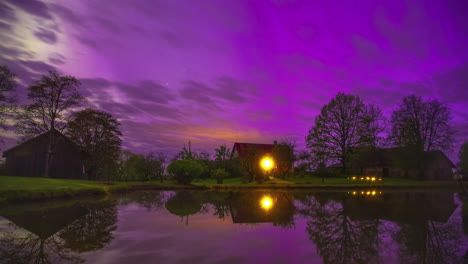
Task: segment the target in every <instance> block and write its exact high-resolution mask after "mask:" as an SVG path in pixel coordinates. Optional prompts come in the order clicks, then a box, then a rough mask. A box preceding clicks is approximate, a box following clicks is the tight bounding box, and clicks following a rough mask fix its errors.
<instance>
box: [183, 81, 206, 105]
mask: <svg viewBox="0 0 468 264" xmlns="http://www.w3.org/2000/svg"><path fill="white" fill-rule="evenodd" d="M179 92H180V95H181V96H182V97H183V98H185V99H189V100H192V101H195V102H197V103H201V104H205V105H211V106H215V102H214V101H213V99H212V98H211V95H212V94H213V89H211V88H210V87H208V86H206V85H204V84H202V83H200V82H196V81H185V82H184V86H183V88H182V89H181V90H180V91H179Z"/></svg>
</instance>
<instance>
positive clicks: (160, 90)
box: [114, 80, 174, 104]
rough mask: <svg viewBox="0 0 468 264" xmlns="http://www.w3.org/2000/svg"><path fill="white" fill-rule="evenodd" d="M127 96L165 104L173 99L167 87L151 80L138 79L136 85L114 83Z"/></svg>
mask: <svg viewBox="0 0 468 264" xmlns="http://www.w3.org/2000/svg"><path fill="white" fill-rule="evenodd" d="M114 84H115V85H116V86H117V87H118V88H119V90H120V91H121V92H123V93H125V95H126V96H127V97H128V98H133V99H136V100H141V101H148V102H153V103H160V104H167V103H169V101H172V100H173V99H174V95H172V93H170V91H169V89H168V88H167V87H165V86H163V85H161V84H159V83H156V82H155V81H152V80H143V81H139V82H138V83H137V84H136V85H127V84H124V83H118V82H116V83H114Z"/></svg>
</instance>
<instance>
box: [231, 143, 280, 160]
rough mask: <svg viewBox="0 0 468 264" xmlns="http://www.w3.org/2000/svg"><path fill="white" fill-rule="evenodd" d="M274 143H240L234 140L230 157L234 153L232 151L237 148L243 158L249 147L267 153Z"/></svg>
mask: <svg viewBox="0 0 468 264" xmlns="http://www.w3.org/2000/svg"><path fill="white" fill-rule="evenodd" d="M274 146H275V144H259V143H240V142H236V143H234V146H233V147H232V152H231V158H232V156H233V155H234V151H236V150H237V152H238V153H239V157H241V158H244V157H245V156H246V155H247V153H248V150H249V149H255V150H256V151H258V152H262V153H268V152H272V151H273V147H274Z"/></svg>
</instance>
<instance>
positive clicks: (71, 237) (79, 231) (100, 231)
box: [59, 201, 117, 253]
mask: <svg viewBox="0 0 468 264" xmlns="http://www.w3.org/2000/svg"><path fill="white" fill-rule="evenodd" d="M87 209H88V212H87V214H86V215H84V216H83V217H81V218H79V219H77V220H76V221H75V222H73V223H72V224H71V225H69V226H67V227H66V228H65V229H63V230H62V231H61V232H60V233H59V237H60V238H62V239H63V241H64V242H65V244H64V246H65V247H67V248H70V249H72V250H73V251H75V252H79V253H81V252H87V251H92V250H97V249H100V248H103V247H104V246H105V245H106V244H108V243H109V242H110V241H111V240H112V239H113V236H112V231H114V230H115V229H116V228H117V226H116V222H117V209H116V207H115V204H114V202H111V201H108V202H105V203H99V204H93V205H91V206H89V207H88V208H87Z"/></svg>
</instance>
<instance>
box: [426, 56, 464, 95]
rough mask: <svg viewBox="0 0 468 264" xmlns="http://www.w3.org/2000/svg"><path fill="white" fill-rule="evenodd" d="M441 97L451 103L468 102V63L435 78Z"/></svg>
mask: <svg viewBox="0 0 468 264" xmlns="http://www.w3.org/2000/svg"><path fill="white" fill-rule="evenodd" d="M434 80H435V83H436V85H437V88H438V92H439V95H440V96H441V97H442V98H443V99H444V100H446V101H448V102H451V103H456V102H466V101H468V61H466V62H465V63H463V64H462V65H460V66H458V67H455V68H452V69H450V70H448V71H447V72H445V73H442V74H439V75H436V76H435V77H434Z"/></svg>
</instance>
